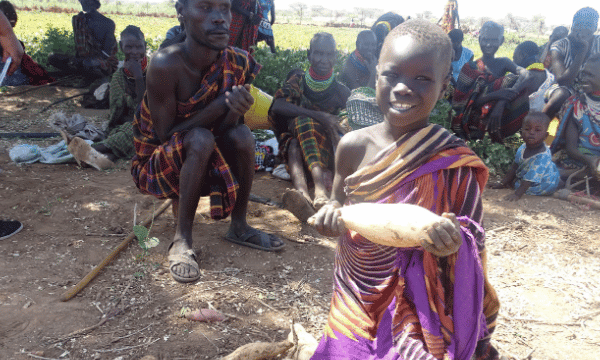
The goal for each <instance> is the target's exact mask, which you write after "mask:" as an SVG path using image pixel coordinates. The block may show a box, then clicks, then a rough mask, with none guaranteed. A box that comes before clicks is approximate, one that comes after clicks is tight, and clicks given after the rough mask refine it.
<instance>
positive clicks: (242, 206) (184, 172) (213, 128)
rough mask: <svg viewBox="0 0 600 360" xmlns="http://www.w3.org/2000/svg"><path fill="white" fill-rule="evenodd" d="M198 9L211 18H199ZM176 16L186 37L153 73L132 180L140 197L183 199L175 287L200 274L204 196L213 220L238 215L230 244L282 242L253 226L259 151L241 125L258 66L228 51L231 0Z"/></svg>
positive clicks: (180, 9) (154, 64) (155, 62)
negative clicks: (251, 201)
mask: <svg viewBox="0 0 600 360" xmlns="http://www.w3.org/2000/svg"><path fill="white" fill-rule="evenodd" d="M200 5H202V7H203V8H208V11H206V12H204V11H197V9H198V8H199V7H200ZM176 10H177V14H178V16H181V19H182V21H183V23H184V24H185V29H186V32H187V34H188V35H189V36H187V37H186V39H185V41H184V42H182V43H178V44H175V45H172V46H169V47H166V48H164V49H162V50H159V51H158V52H157V53H156V54H155V55H154V56H153V58H152V61H151V62H150V65H149V66H148V74H147V84H146V94H145V96H144V98H143V100H142V104H141V107H140V108H139V109H138V111H137V112H136V115H135V117H134V127H133V132H134V141H135V150H136V155H135V156H134V158H133V160H132V165H131V173H132V175H133V180H134V182H135V184H136V186H137V187H138V188H139V189H140V191H141V192H142V193H144V194H150V195H154V196H156V197H157V198H159V199H165V198H171V199H174V200H176V201H175V202H174V210H175V211H174V212H175V213H176V214H177V215H176V218H177V227H176V230H175V237H174V239H173V243H172V244H171V245H170V246H169V263H170V265H169V270H170V272H171V275H172V276H173V278H174V279H175V280H176V281H179V282H190V281H195V280H197V279H198V278H199V277H200V269H199V266H198V263H197V261H196V255H195V252H194V250H193V247H192V246H193V240H192V224H193V222H194V216H195V214H196V208H197V207H198V202H199V200H200V196H202V195H208V194H209V193H210V196H211V217H212V218H213V219H222V218H225V217H227V216H228V215H229V214H231V225H230V227H229V230H228V232H227V235H226V236H225V239H226V240H229V241H231V242H234V243H237V244H240V245H245V246H249V247H253V248H258V249H262V250H267V251H272V250H279V249H281V248H282V247H283V246H284V244H283V242H282V241H281V240H280V239H278V238H276V237H275V236H273V235H268V234H266V233H264V232H262V231H260V230H257V229H254V228H252V227H250V226H249V225H248V223H247V222H246V209H247V206H248V197H249V195H250V188H251V186H252V179H253V175H254V161H255V160H254V159H255V156H254V155H255V154H254V138H253V136H252V133H251V132H250V129H248V127H247V126H245V125H243V124H241V123H240V121H241V117H242V116H243V115H244V113H245V112H246V111H247V110H248V109H249V108H250V106H251V104H252V102H253V99H252V96H251V95H250V93H249V92H248V90H249V87H250V86H249V84H250V82H251V81H252V80H253V79H254V78H255V77H256V74H257V73H258V71H259V70H260V65H259V64H257V63H256V62H255V61H254V59H253V58H252V57H251V56H249V55H248V54H247V53H246V52H245V51H241V50H239V49H235V48H231V47H228V46H227V42H228V40H229V24H230V22H231V12H230V2H229V0H181V1H179V2H177V4H176ZM207 14H217V16H215V15H207ZM177 203H178V204H177Z"/></svg>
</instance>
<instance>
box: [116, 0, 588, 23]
mask: <svg viewBox="0 0 600 360" xmlns="http://www.w3.org/2000/svg"><path fill="white" fill-rule="evenodd" d="M122 1H125V2H138V3H145V2H151V3H156V2H163V1H166V0H122ZM274 1H275V9H282V10H283V9H289V8H290V5H291V4H293V3H298V2H300V3H304V4H306V5H308V6H309V7H311V6H314V5H322V6H323V7H325V8H327V9H332V10H337V9H347V10H352V9H354V8H356V7H363V8H374V9H382V10H386V11H394V12H396V13H398V14H400V15H402V16H404V17H406V16H407V15H411V16H415V15H416V14H418V13H422V12H425V11H427V10H429V11H431V12H432V13H433V17H435V18H438V19H439V17H440V16H441V15H442V12H443V11H444V5H445V4H446V2H447V0H418V1H414V0H412V1H411V0H396V1H393V0H328V1H323V0H274ZM550 2H552V3H553V4H550ZM594 4H595V6H594ZM598 4H599V3H598V1H597V0H595V1H594V2H593V3H592V1H590V0H568V1H558V0H554V1H553V0H550V1H546V4H545V5H544V1H542V0H538V1H533V0H495V1H494V0H483V1H481V0H458V14H459V17H461V18H467V17H474V18H480V17H489V18H491V19H495V20H497V19H502V18H504V17H505V16H506V14H508V13H511V14H513V15H514V16H519V17H524V18H526V19H531V18H532V17H533V16H535V15H542V16H544V17H545V18H546V25H548V26H557V25H567V26H569V25H570V24H571V21H572V20H573V15H574V14H575V12H577V10H579V9H581V8H583V7H586V6H591V7H594V8H595V9H596V10H598V11H600V5H598Z"/></svg>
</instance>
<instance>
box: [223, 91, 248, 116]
mask: <svg viewBox="0 0 600 360" xmlns="http://www.w3.org/2000/svg"><path fill="white" fill-rule="evenodd" d="M225 103H226V104H227V107H229V110H231V111H233V112H234V113H235V114H236V115H238V116H244V114H245V113H246V111H248V110H249V109H250V107H251V106H252V104H254V98H253V97H252V95H250V85H248V84H246V85H235V86H233V87H232V88H231V91H227V92H225Z"/></svg>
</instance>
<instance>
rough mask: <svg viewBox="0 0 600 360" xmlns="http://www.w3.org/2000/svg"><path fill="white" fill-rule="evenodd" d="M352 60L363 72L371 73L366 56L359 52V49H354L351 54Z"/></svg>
mask: <svg viewBox="0 0 600 360" xmlns="http://www.w3.org/2000/svg"><path fill="white" fill-rule="evenodd" d="M350 62H351V63H352V64H353V65H354V67H356V68H357V69H358V70H360V71H361V72H363V73H369V68H367V65H366V63H367V61H366V60H365V58H364V57H363V56H362V55H361V54H360V53H359V52H358V50H354V52H353V53H352V54H350Z"/></svg>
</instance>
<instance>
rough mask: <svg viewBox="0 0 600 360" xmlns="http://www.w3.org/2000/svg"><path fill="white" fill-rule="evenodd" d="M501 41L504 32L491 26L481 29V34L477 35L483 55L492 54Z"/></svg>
mask: <svg viewBox="0 0 600 360" xmlns="http://www.w3.org/2000/svg"><path fill="white" fill-rule="evenodd" d="M503 42H504V34H503V33H502V30H500V29H497V28H493V27H485V28H483V29H481V34H480V35H479V47H480V48H481V52H482V53H483V54H484V55H491V56H494V55H495V54H496V52H497V51H498V49H499V48H500V45H502V43H503Z"/></svg>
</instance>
